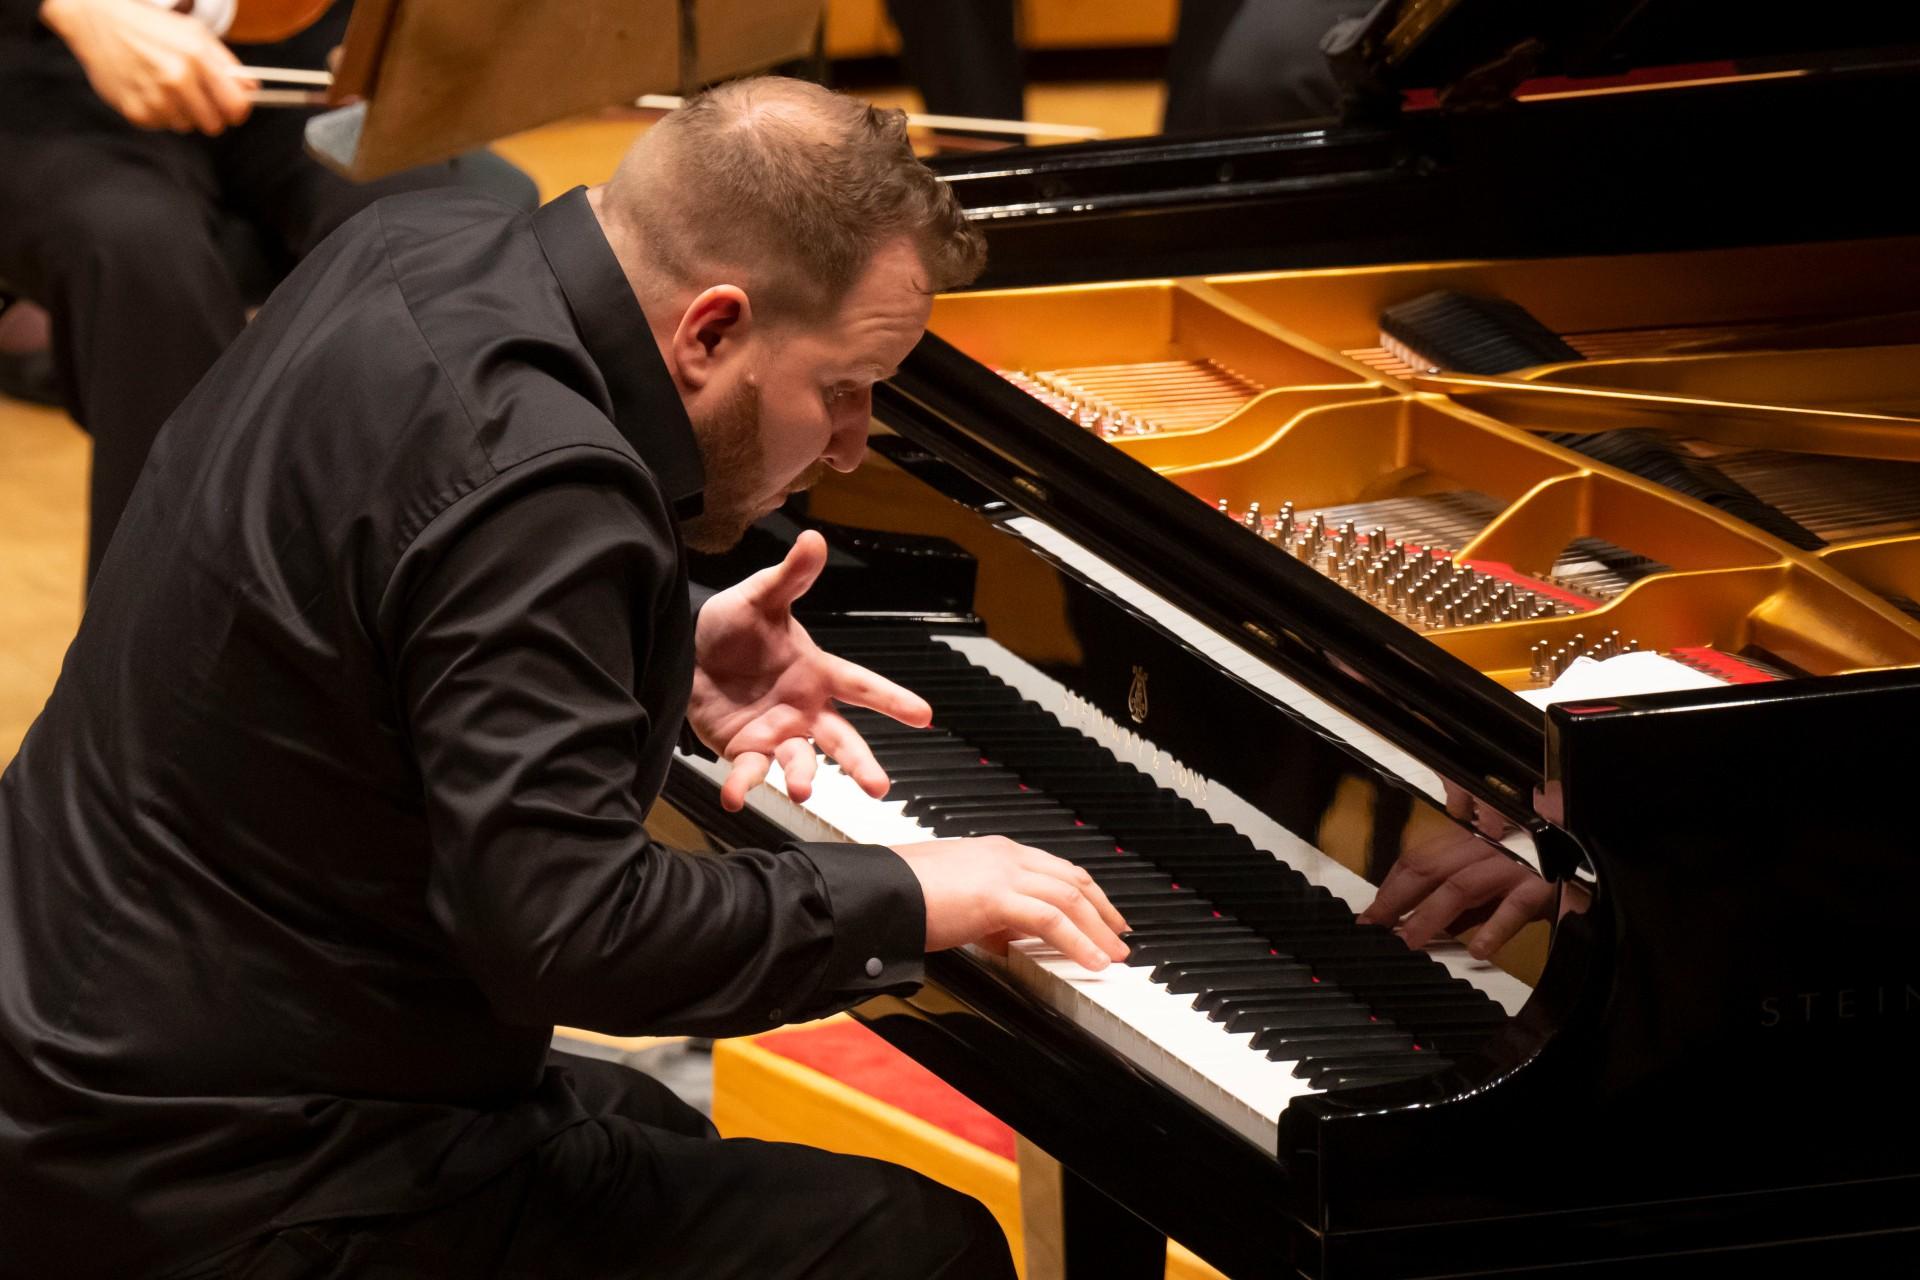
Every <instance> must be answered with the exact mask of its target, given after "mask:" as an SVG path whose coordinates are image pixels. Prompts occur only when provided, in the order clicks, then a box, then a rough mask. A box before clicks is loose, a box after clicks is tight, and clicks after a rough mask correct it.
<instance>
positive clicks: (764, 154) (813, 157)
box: [604, 76, 987, 321]
mask: <svg viewBox="0 0 1920 1280" xmlns="http://www.w3.org/2000/svg"><path fill="white" fill-rule="evenodd" d="M604 203H605V205H606V206H607V207H608V210H609V212H610V213H611V214H612V215H613V216H614V217H616V218H619V219H620V220H621V221H623V222H625V223H627V224H628V225H629V226H630V227H631V228H632V229H633V230H634V231H636V232H637V233H638V234H639V236H640V238H641V239H642V241H643V242H644V244H645V255H646V259H647V268H648V270H649V272H652V273H657V274H658V275H659V276H661V277H664V278H663V279H662V280H661V281H660V283H662V284H671V285H673V286H678V287H682V288H684V287H704V286H705V285H707V284H713V283H719V280H718V279H717V278H709V277H710V276H711V274H712V273H713V272H715V271H717V270H730V271H733V272H738V273H740V275H741V276H742V277H744V278H738V279H735V280H733V281H732V283H738V284H740V285H741V286H742V287H743V288H745V289H746V290H747V292H748V296H749V297H751V298H752V299H753V301H754V306H755V309H756V310H757V311H760V312H762V313H768V314H769V317H770V318H775V317H782V316H784V317H786V318H792V319H799V320H802V321H812V320H819V319H824V318H826V317H827V316H830V315H832V314H833V313H834V312H836V311H837V310H838V309H839V306H840V303H841V301H842V300H843V299H844V298H845V297H846V295H847V291H848V290H849V289H851V288H852V287H853V284H854V282H855V281H856V280H857V279H858V278H859V276H860V273H861V272H862V271H863V270H865V268H866V266H867V263H868V262H869V260H871V259H872V257H873V255H874V252H875V251H876V250H877V249H879V248H880V247H881V246H882V245H884V244H886V243H887V242H888V241H890V240H893V239H895V238H896V237H899V236H902V235H904V236H907V237H910V238H911V240H912V242H913V244H914V246H915V248H916V249H918V251H919V255H920V261H921V264H922V266H924V267H925V269H926V273H927V280H926V287H927V288H928V290H929V291H931V292H935V293H939V292H943V291H945V290H948V289H955V288H959V287H960V286H962V285H965V284H968V283H971V282H972V281H973V280H974V278H975V277H977V276H978V275H979V274H980V270H981V268H982V267H983V266H984V265H985V264H986V256H987V250H986V241H985V239H984V238H983V237H982V236H981V235H980V233H979V232H978V231H976V230H974V229H973V228H972V227H971V226H969V225H968V224H967V221H966V218H965V216H964V215H963V214H962V212H961V209H960V202H959V201H958V200H956V199H955V198H954V195H953V192H952V190H951V189H950V188H949V187H948V186H947V184H946V183H944V182H942V181H941V180H940V179H939V178H937V177H935V176H934V175H933V173H932V172H931V171H930V170H928V169H927V167H926V166H925V165H923V164H921V163H920V161H919V160H918V159H917V158H916V157H915V156H914V154H913V148H912V147H911V146H910V145H909V144H908V142H907V121H906V116H905V115H904V114H903V113H901V112H899V111H893V110H883V109H881V108H878V107H874V106H870V105H869V104H867V103H865V102H862V101H860V100H859V99H857V98H852V97H848V96H847V95H845V94H838V93H833V92H830V91H828V90H826V89H822V88H820V87H819V86H818V85H813V84H808V83H806V82H805V81H802V80H788V79H784V78H782V77H778V76H760V77H755V78H752V79H747V80H736V81H733V82H731V83H728V84H723V85H720V86H719V87H717V88H714V89H709V90H707V91H706V92H705V93H702V94H700V95H699V96H698V97H695V98H692V99H690V100H689V101H688V102H687V103H686V104H685V105H684V106H682V107H680V108H679V109H678V110H675V111H672V112H669V113H668V114H667V115H666V116H665V118H663V119H662V120H661V121H660V122H659V123H658V124H656V125H655V126H654V127H653V128H652V129H650V130H649V131H648V132H647V133H646V134H644V135H642V137H641V138H640V140H639V141H638V142H636V143H635V144H634V146H633V148H632V149H631V150H630V151H629V152H628V153H627V156H626V158H625V159H624V160H622V161H621V164H620V168H619V170H618V172H616V173H615V174H614V176H613V179H612V181H611V182H610V183H609V184H608V188H607V198H606V200H605V202H604Z"/></svg>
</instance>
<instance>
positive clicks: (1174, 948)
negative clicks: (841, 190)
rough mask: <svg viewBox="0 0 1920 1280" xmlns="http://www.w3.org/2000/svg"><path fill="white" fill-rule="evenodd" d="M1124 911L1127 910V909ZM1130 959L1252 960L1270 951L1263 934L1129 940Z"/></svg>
mask: <svg viewBox="0 0 1920 1280" xmlns="http://www.w3.org/2000/svg"><path fill="white" fill-rule="evenodd" d="M1123 914H1124V913H1123ZM1127 945H1128V946H1129V947H1130V948H1131V950H1130V951H1129V952H1128V955H1127V963H1129V964H1135V965H1159V964H1167V963H1171V962H1175V961H1181V960H1252V959H1258V958H1260V957H1262V956H1265V955H1267V954H1268V951H1269V948H1268V947H1267V944H1266V941H1265V940H1264V939H1261V938H1220V939H1213V940H1209V941H1204V942H1193V941H1182V942H1160V943H1152V942H1142V943H1139V944H1134V943H1128V944H1127Z"/></svg>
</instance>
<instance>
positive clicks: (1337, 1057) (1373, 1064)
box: [1294, 1040, 1440, 1080]
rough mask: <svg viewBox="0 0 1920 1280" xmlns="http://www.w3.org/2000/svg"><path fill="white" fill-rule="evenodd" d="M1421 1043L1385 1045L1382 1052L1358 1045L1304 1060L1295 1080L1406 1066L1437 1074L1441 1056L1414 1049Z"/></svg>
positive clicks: (1297, 1066)
mask: <svg viewBox="0 0 1920 1280" xmlns="http://www.w3.org/2000/svg"><path fill="white" fill-rule="evenodd" d="M1417 1044H1419V1040H1409V1042H1407V1044H1404V1046H1384V1044H1382V1048H1379V1050H1369V1048H1367V1046H1365V1044H1356V1046H1354V1048H1348V1050H1342V1052H1336V1054H1325V1055H1321V1057H1302V1059H1300V1061H1298V1063H1296V1065H1294V1077H1296V1079H1300V1080H1311V1079H1313V1077H1323V1075H1334V1073H1346V1071H1377V1069H1388V1071H1394V1069H1398V1067H1402V1065H1409V1067H1413V1069H1415V1071H1434V1067H1432V1063H1434V1061H1438V1059H1440V1055H1438V1054H1427V1052H1425V1050H1419V1048H1413V1046H1417Z"/></svg>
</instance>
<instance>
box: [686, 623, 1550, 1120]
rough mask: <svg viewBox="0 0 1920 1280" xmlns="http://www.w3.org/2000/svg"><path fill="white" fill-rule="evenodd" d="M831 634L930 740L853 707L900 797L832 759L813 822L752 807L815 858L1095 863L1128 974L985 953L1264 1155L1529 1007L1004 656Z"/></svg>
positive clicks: (1254, 817) (1248, 810) (1027, 951)
mask: <svg viewBox="0 0 1920 1280" xmlns="http://www.w3.org/2000/svg"><path fill="white" fill-rule="evenodd" d="M815 636H816V639H818V640H819V641H820V643H821V644H822V645H823V646H824V647H826V648H828V649H830V650H832V651H834V652H837V653H840V654H842V655H844V656H846V657H848V658H850V659H851V660H853V661H856V662H860V663H862V664H864V665H866V666H869V667H872V668H873V669H874V670H876V671H879V672H880V673H881V674H883V675H886V676H888V677H889V678H891V679H894V680H896V681H898V682H900V683H901V684H904V685H906V686H907V687H909V688H912V689H914V690H916V691H918V692H919V693H920V694H922V696H924V697H926V698H927V700H928V701H929V702H930V703H932V705H933V708H934V724H933V727H932V728H930V729H925V730H915V729H908V728H906V727H904V726H901V725H898V724H895V723H894V722H892V721H890V720H887V719H885V718H884V717H882V716H879V715H877V714H875V713H872V712H865V711H861V710H858V709H850V710H849V711H848V718H849V719H850V720H852V721H853V722H854V723H855V725H856V727H858V728H859V729H860V731H861V732H862V733H863V734H865V735H866V736H867V739H868V742H869V743H870V744H871V745H872V747H873V749H874V753H875V755H876V756H877V757H878V759H879V760H880V762H881V764H882V765H883V766H884V767H885V768H886V769H887V771H888V773H889V775H890V776H891V777H892V779H893V790H892V792H891V793H890V794H889V795H888V797H887V799H885V800H883V801H877V800H874V799H873V798H871V797H870V796H868V795H867V794H866V793H865V792H863V791H861V790H860V788H859V786H858V785H857V784H856V783H854V782H853V780H852V779H851V778H849V777H847V776H846V775H845V774H843V773H841V772H840V770H839V769H838V768H837V767H835V766H834V765H833V764H832V763H831V762H827V761H822V762H821V765H820V768H819V770H818V772H817V773H816V775H815V779H814V792H813V794H812V795H811V796H810V797H809V798H808V800H807V801H806V802H805V803H804V804H803V805H796V804H795V803H793V802H792V801H791V800H789V799H788V798H787V797H786V795H785V792H784V781H783V779H782V778H781V776H780V774H779V772H778V770H777V768H776V770H775V771H774V772H773V773H772V774H771V775H770V777H769V779H768V785H767V786H766V787H763V788H759V789H757V790H756V791H755V792H754V793H753V794H752V795H751V796H750V797H749V804H750V805H752V806H753V807H754V808H756V809H757V810H758V811H760V812H761V813H763V814H764V815H765V816H767V817H768V818H770V819H771V820H772V821H774V822H775V823H776V824H777V825H779V826H781V827H782V828H783V829H785V830H787V831H790V832H792V833H793V834H794V835H795V836H797V837H799V838H803V839H816V840H818V839H827V840H834V839H846V840H853V841H858V842H861V843H868V844H887V845H894V844H905V843H910V842H914V841H920V840H931V839H937V838H941V837H953V836H968V835H1006V836H1009V837H1011V838H1013V839H1016V840H1019V841H1021V842H1023V843H1026V844H1030V845H1033V846H1036V847H1038V848H1042V849H1046V850H1048V851H1049V852H1052V853H1055V854H1057V855H1059V856H1061V857H1063V858H1067V859H1069V860H1071V861H1073V862H1075V863H1076V864H1078V865H1080V866H1083V867H1085V868H1086V869H1087V870H1088V871H1089V872H1091V873H1092V874H1093V875H1094V878H1095V880H1096V881H1097V882H1098V883H1099V884H1100V885H1101V887H1102V888H1103V889H1104V890H1105V891H1106V892H1107V894H1108V896H1109V897H1111V898H1112V899H1113V901H1114V903H1115V905H1116V906H1118V907H1119V909H1120V911H1121V913H1122V914H1123V915H1125V916H1126V917H1127V918H1128V921H1129V923H1130V924H1132V925H1133V928H1134V931H1133V933H1132V934H1131V935H1129V937H1128V939H1127V940H1128V943H1129V945H1130V946H1131V947H1132V948H1133V953H1132V955H1131V956H1129V958H1128V960H1127V962H1126V963H1124V964H1117V965H1113V966H1110V967H1109V968H1108V969H1106V970H1104V971H1102V972H1100V973H1097V974H1096V973H1091V972H1089V971H1087V970H1084V969H1082V968H1081V967H1080V966H1079V965H1077V964H1075V963H1073V962H1072V961H1070V960H1068V959H1066V958H1065V957H1063V956H1061V955H1060V954H1058V953H1057V952H1055V951H1053V950H1052V949H1051V948H1049V947H1047V946H1045V945H1044V944H1043V943H1040V942H1038V941H1035V940H1029V941H1023V942H1019V943H1016V944H1015V945H1014V947H1013V948H1012V950H1011V952H1010V953H1009V955H1008V956H1007V957H1006V958H1005V959H1004V961H1002V960H999V959H998V958H993V957H987V956H985V953H979V954H981V955H982V957H983V958H985V959H987V960H989V962H990V963H994V964H1000V965H1004V971H1005V972H1006V974H1007V976H1008V977H1009V978H1010V979H1011V980H1012V981H1013V982H1014V983H1016V984H1017V985H1019V986H1021V987H1022V988H1024V989H1026V990H1027V991H1028V992H1029V993H1030V994H1031V995H1033V996H1034V997H1035V998H1036V999H1038V1000H1039V1001H1041V1002H1043V1003H1045V1004H1047V1005H1048V1006H1050V1007H1052V1008H1054V1009H1055V1010H1057V1011H1058V1012H1060V1013H1061V1014H1063V1015H1064V1016H1066V1017H1067V1018H1069V1019H1070V1020H1071V1021H1073V1022H1074V1023H1075V1024H1077V1025H1078V1026H1080V1027H1081V1028H1082V1029H1083V1030H1085V1031H1087V1032H1088V1033H1090V1034H1091V1035H1093V1036H1094V1037H1095V1038H1097V1039H1099V1040H1100V1041H1102V1042H1103V1043H1104V1044H1106V1045H1107V1046H1108V1047H1109V1048H1111V1049H1112V1050H1114V1051H1115V1052H1117V1053H1118V1054H1120V1055H1121V1056H1122V1057H1123V1058H1125V1059H1126V1060H1127V1061H1128V1062H1130V1063H1132V1064H1133V1065H1134V1066H1135V1067H1137V1068H1138V1069H1140V1070H1143V1071H1145V1072H1147V1073H1148V1074H1150V1075H1152V1076H1154V1077H1155V1078H1157V1079H1158V1080H1160V1081H1161V1082H1162V1083H1163V1084H1165V1085H1167V1086H1168V1087H1170V1088H1172V1089H1173V1090H1175V1091H1176V1092H1178V1093H1179V1094H1181V1095H1182V1096H1183V1097H1184V1098H1186V1099H1187V1100H1188V1101H1189V1102H1191V1103H1193V1104H1194V1105H1196V1106H1198V1107H1200V1108H1202V1109H1203V1110H1205V1111H1206V1112H1207V1113H1208V1114H1209V1115H1211V1116H1213V1117H1214V1118H1215V1119H1217V1120H1219V1121H1220V1122H1221V1123H1223V1124H1225V1125H1226V1126H1228V1127H1229V1128H1230V1129H1232V1130H1233V1131H1234V1132H1236V1133H1238V1134H1240V1135H1241V1136H1242V1137H1244V1138H1245V1139H1246V1140H1247V1141H1249V1142H1251V1143H1253V1144H1254V1145H1255V1146H1257V1147H1259V1148H1260V1149H1261V1150H1263V1151H1266V1152H1269V1153H1271V1152H1273V1151H1274V1150H1275V1149H1276V1148H1277V1143H1278V1124H1279V1119H1280V1115H1281V1113H1282V1112H1283V1111H1284V1110H1285V1108H1286V1106H1287V1104H1288V1103H1289V1102H1291V1101H1292V1100H1293V1099H1294V1098H1297V1097H1300V1096H1302V1095H1304V1094H1308V1093H1315V1092H1319V1091H1322V1090H1325V1089H1333V1088H1342V1087H1350V1086H1359V1085H1365V1084H1371V1083H1379V1082H1384V1081H1390V1080H1396V1079H1404V1078H1408V1077H1411V1076H1415V1075H1421V1074H1426V1073H1429V1072H1431V1071H1435V1070H1438V1069H1440V1068H1442V1067H1444V1066H1445V1065H1447V1063H1448V1061H1449V1059H1448V1057H1447V1055H1448V1054H1449V1053H1452V1052H1456V1051H1459V1050H1462V1049H1465V1048H1468V1047H1470V1046H1471V1045H1472V1044H1474V1043H1475V1042H1477V1041H1478V1040H1479V1039H1481V1038H1482V1037H1484V1036H1485V1035H1486V1034H1487V1033H1488V1032H1489V1031H1491V1029H1492V1028H1494V1027H1495V1026H1497V1025H1498V1024H1499V1023H1500V1022H1501V1021H1502V1020H1504V1018H1505V1017H1506V1016H1507V1015H1508V1014H1509V1013H1511V1012H1513V1011H1515V1010H1517V1009H1518V1008H1519V1006H1520V1004H1521V1003H1523V1002H1524V1000H1525V999H1526V996H1527V995H1528V989H1527V988H1526V987H1525V985H1524V984H1522V983H1520V982H1518V981H1517V980H1515V979H1513V978H1511V977H1509V976H1508V975H1507V974H1505V973H1504V972H1502V971H1500V970H1498V969H1496V968H1494V967H1492V966H1490V965H1486V964H1484V963H1482V962H1479V961H1475V960H1474V959H1472V957H1470V956H1469V955H1468V954H1467V952H1466V951H1465V949H1464V948H1462V947H1460V946H1459V945H1458V944H1455V943H1451V942H1449V943H1445V944H1442V945H1440V946H1437V947H1435V948H1432V949H1430V950H1428V951H1425V952H1415V951H1410V950H1408V949H1407V947H1406V946H1405V945H1404V944H1403V943H1401V942H1400V940H1399V939H1398V938H1397V937H1395V936H1394V935H1393V934H1392V933H1390V932H1388V931H1386V930H1382V929H1378V928H1372V927H1366V926H1361V925H1359V924H1357V923H1356V922H1355V921H1354V918H1353V917H1354V914H1355V913H1356V912H1357V911H1358V910H1360V909H1361V908H1363V907H1364V906H1365V905H1366V904H1367V903H1368V902H1369V901H1371V899H1372V895H1373V890H1372V887H1371V886H1370V885H1368V884H1367V883H1366V882H1365V881H1364V880H1363V879H1361V878H1360V877H1359V876H1357V875H1355V874H1353V873H1352V872H1351V871H1349V870H1347V868H1346V867H1344V866H1342V865H1341V864H1339V863H1338V862H1335V861H1334V860H1333V859H1331V858H1328V857H1327V856H1326V855H1324V854H1322V853H1320V852H1319V851H1318V850H1317V849H1314V848H1313V847H1312V846H1311V845H1310V844H1308V843H1306V842H1305V841H1303V840H1301V839H1299V838H1298V837H1297V836H1295V835H1293V834H1292V833H1291V832H1288V831H1286V830H1285V829H1284V828H1281V827H1279V826H1278V825H1277V824H1275V823H1273V822H1272V821H1271V820H1270V819H1268V818H1266V817H1264V815H1261V814H1260V813H1259V812H1258V811H1257V810H1255V809H1254V808H1253V807H1252V806H1251V805H1248V804H1246V802H1245V801H1243V800H1240V799H1239V798H1238V797H1236V796H1233V795H1232V794H1231V793H1229V792H1227V791H1226V790H1225V789H1224V788H1221V787H1220V786H1218V784H1215V783H1211V782H1209V781H1207V780H1205V779H1201V778H1199V777H1198V776H1197V775H1195V774H1194V773H1193V772H1192V771H1191V770H1187V769H1185V768H1183V767H1181V766H1180V765H1179V764H1178V763H1177V762H1175V761H1173V760H1171V759H1170V758H1168V757H1166V756H1165V755H1164V754H1163V753H1160V752H1158V751H1156V750H1155V749H1154V748H1152V746H1151V745H1150V744H1147V743H1145V742H1143V741H1142V740H1140V739H1138V738H1137V737H1135V736H1134V735H1132V734H1130V733H1128V732H1127V731H1125V730H1124V729H1121V728H1120V727H1119V726H1118V725H1115V724H1113V723H1112V722H1111V721H1109V720H1107V719H1106V718H1105V717H1104V716H1101V715H1099V713H1097V712H1095V711H1094V710H1093V709H1092V708H1091V707H1089V706H1088V705H1087V704H1085V703H1084V702H1081V701H1080V700H1078V699H1077V698H1075V697H1074V695H1073V694H1072V693H1071V692H1070V691H1068V690H1067V689H1065V688H1064V687H1063V686H1061V685H1060V684H1059V683H1058V682H1056V681H1054V680H1052V679H1051V678H1050V677H1048V676H1046V675H1045V674H1044V673H1042V672H1040V671H1038V670H1037V669H1035V668H1033V667H1031V666H1030V665H1028V664H1026V663H1025V662H1023V661H1022V660H1020V659H1019V658H1018V657H1016V656H1015V655H1013V654H1011V653H1009V652H1008V651H1007V650H1005V649H1003V648H1001V647H1000V646H998V645H996V644H994V643H993V642H992V641H990V640H987V639H985V638H984V637H980V636H975V635H945V636H935V635H932V634H930V633H929V632H927V631H924V630H917V629H908V628H895V627H888V628H864V629H860V628H849V629H845V630H838V631H823V630H816V631H815ZM682 759H683V761H684V762H685V763H687V764H689V765H691V766H693V767H695V768H699V769H701V770H702V771H703V772H705V773H706V774H707V775H708V776H709V777H712V778H714V779H715V780H716V782H717V781H718V780H719V779H720V778H722V777H724V772H725V771H724V767H723V766H720V765H717V764H714V763H713V762H710V761H699V760H694V759H692V758H688V757H683V758H682Z"/></svg>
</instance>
